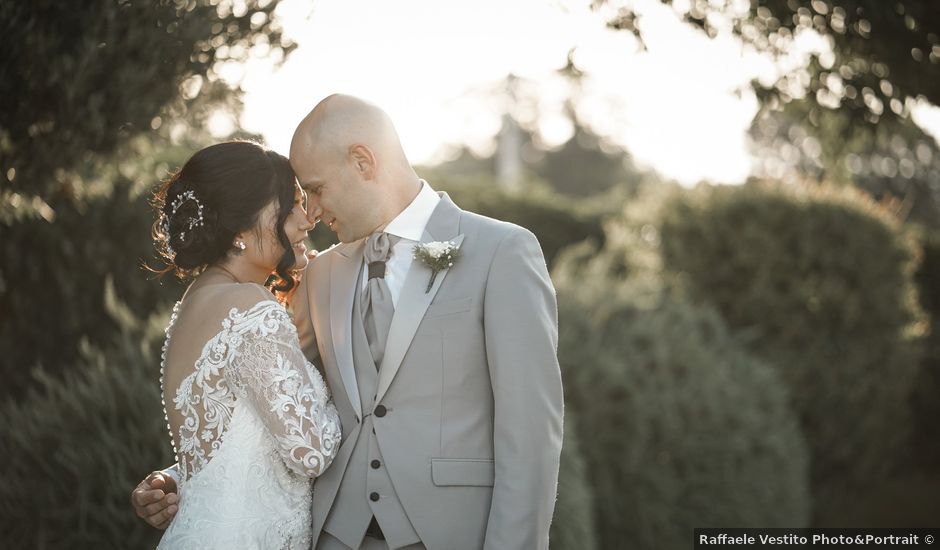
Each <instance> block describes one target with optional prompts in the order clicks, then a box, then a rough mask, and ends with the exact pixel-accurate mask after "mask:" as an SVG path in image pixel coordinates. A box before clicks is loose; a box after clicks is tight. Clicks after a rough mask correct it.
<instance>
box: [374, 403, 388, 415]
mask: <svg viewBox="0 0 940 550" xmlns="http://www.w3.org/2000/svg"><path fill="white" fill-rule="evenodd" d="M386 412H388V410H387V409H386V408H385V405H379V406H378V407H376V408H375V416H377V417H379V418H382V417H383V416H385V413H386Z"/></svg>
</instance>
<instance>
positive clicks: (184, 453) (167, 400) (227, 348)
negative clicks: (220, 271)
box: [161, 282, 280, 477]
mask: <svg viewBox="0 0 940 550" xmlns="http://www.w3.org/2000/svg"><path fill="white" fill-rule="evenodd" d="M273 302H274V297H273V296H272V295H271V293H270V292H269V291H267V290H266V289H265V288H264V287H262V286H260V285H257V284H255V283H234V282H228V283H226V282H223V283H211V284H205V285H202V286H198V287H197V286H195V285H194V287H192V288H190V289H189V291H187V293H186V295H185V296H184V297H183V299H182V300H180V302H178V303H177V305H176V307H175V308H174V312H173V317H172V319H171V321H170V324H169V326H168V327H167V339H166V342H165V345H164V352H163V365H162V373H161V374H162V376H161V382H162V391H163V399H164V404H165V410H166V415H167V422H168V426H167V427H168V429H169V431H170V435H171V437H172V438H173V443H174V449H175V450H176V452H177V458H178V459H179V460H180V463H181V464H180V465H181V466H183V465H184V464H185V465H186V468H185V470H184V471H181V472H180V473H181V475H183V476H186V477H190V476H191V475H192V474H194V473H196V471H198V470H199V469H200V467H201V466H202V465H203V464H204V463H205V462H207V461H208V458H209V457H210V456H211V453H212V450H213V449H214V448H217V447H218V446H219V445H220V444H221V438H222V437H223V436H224V432H225V429H226V428H227V426H228V421H229V420H230V417H231V413H232V408H233V406H234V401H235V400H236V396H235V394H234V392H233V388H231V387H230V386H229V382H228V381H227V380H226V374H227V373H226V368H228V366H229V364H228V363H229V359H230V358H231V353H232V352H233V351H234V347H233V346H231V344H232V342H231V339H232V338H231V336H229V335H227V331H226V328H227V327H226V326H225V325H226V324H228V325H229V326H230V325H231V320H232V316H233V315H239V314H244V313H245V312H248V311H250V310H251V309H252V308H253V307H255V306H257V305H259V304H263V303H271V306H273V307H275V308H279V307H280V306H278V305H275V304H274V303H273ZM184 428H185V429H184ZM187 432H194V433H191V435H192V436H194V437H191V438H185V440H182V441H181V437H184V435H185V434H186V433H187Z"/></svg>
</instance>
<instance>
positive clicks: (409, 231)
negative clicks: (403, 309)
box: [362, 180, 441, 307]
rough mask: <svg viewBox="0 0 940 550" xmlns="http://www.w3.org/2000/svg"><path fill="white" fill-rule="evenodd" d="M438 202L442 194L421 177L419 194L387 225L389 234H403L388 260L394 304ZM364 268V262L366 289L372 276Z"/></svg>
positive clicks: (363, 280) (388, 281)
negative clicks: (416, 248) (415, 248)
mask: <svg viewBox="0 0 940 550" xmlns="http://www.w3.org/2000/svg"><path fill="white" fill-rule="evenodd" d="M439 202H441V197H439V196H438V194H437V193H435V192H434V190H433V189H431V186H430V185H428V182H426V181H424V180H421V190H420V191H419V192H418V196H417V197H415V198H414V200H413V201H411V204H409V205H408V206H407V207H406V208H405V209H404V210H402V211H401V213H400V214H399V215H397V216H395V219H393V220H392V221H390V222H389V223H388V225H386V226H385V229H384V231H385V232H386V233H389V234H391V235H395V236H397V237H401V238H400V239H399V240H398V242H397V243H396V244H395V246H394V247H392V254H391V256H390V257H389V259H388V261H387V262H385V283H386V284H388V290H389V291H390V292H391V293H392V304H393V305H394V306H395V307H398V297H399V296H400V295H401V289H402V287H403V286H404V285H405V276H407V275H408V270H409V269H411V262H412V261H413V260H414V247H415V245H416V244H418V243H419V242H421V237H422V236H423V235H424V228H425V226H426V225H427V224H428V220H430V219H431V214H432V213H433V212H434V209H435V208H437V204H438V203H439ZM365 270H366V264H365V262H363V263H362V271H363V274H362V289H363V290H365V288H366V285H367V284H368V283H369V277H368V274H367V273H365Z"/></svg>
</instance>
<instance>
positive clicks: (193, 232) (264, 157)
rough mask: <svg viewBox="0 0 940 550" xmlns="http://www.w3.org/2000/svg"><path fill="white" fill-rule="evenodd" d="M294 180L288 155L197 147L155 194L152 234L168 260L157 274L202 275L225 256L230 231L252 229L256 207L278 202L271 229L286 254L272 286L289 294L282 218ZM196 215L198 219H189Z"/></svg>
mask: <svg viewBox="0 0 940 550" xmlns="http://www.w3.org/2000/svg"><path fill="white" fill-rule="evenodd" d="M295 181H296V180H295V177H294V172H293V170H291V167H290V162H289V161H288V160H287V158H286V157H284V156H283V155H280V154H278V153H276V152H274V151H271V150H269V149H266V148H265V147H262V146H261V145H258V144H257V143H253V142H250V141H227V142H224V143H219V144H216V145H211V146H209V147H206V148H205V149H202V150H200V151H198V152H197V153H196V154H194V155H193V156H192V157H190V159H189V160H188V161H186V164H184V165H183V167H182V168H181V169H180V170H179V171H178V172H176V173H173V174H170V176H169V177H168V178H167V179H166V180H164V181H163V182H162V183H161V184H160V187H159V188H158V189H157V191H156V193H155V194H154V198H153V206H154V208H155V209H156V214H157V219H156V221H155V222H154V224H153V230H152V232H151V234H152V235H153V239H154V243H155V245H156V247H157V252H159V254H160V256H162V258H163V260H164V261H165V263H166V267H165V268H163V269H156V270H154V271H156V272H158V273H161V274H163V273H167V272H170V271H175V272H176V274H177V275H178V276H179V277H180V278H186V277H194V276H196V275H199V274H200V273H202V271H203V270H205V269H206V268H207V267H209V266H210V265H212V264H214V263H216V262H218V261H220V260H222V259H224V258H225V256H226V254H228V253H229V251H231V249H232V243H233V241H234V239H235V235H236V234H237V233H239V232H242V231H248V230H251V229H252V228H254V227H255V226H256V224H257V223H258V215H259V214H260V213H261V210H262V209H264V207H265V206H267V205H268V204H270V203H271V201H273V200H275V199H277V201H278V210H277V222H276V226H275V233H276V235H277V239H278V241H279V242H280V243H281V246H282V247H283V248H284V255H283V256H282V257H281V259H280V261H279V262H278V263H277V266H276V268H275V273H276V277H275V280H274V281H273V282H271V290H272V291H275V292H280V293H286V292H288V291H289V290H291V289H292V288H293V287H294V285H295V280H294V278H293V276H292V275H291V270H292V269H293V267H294V263H295V259H294V252H293V250H292V249H291V243H290V240H289V239H288V238H287V233H285V232H284V222H285V221H286V220H287V217H288V216H289V215H290V213H291V210H292V209H293V207H294V193H295V187H294V185H295ZM190 191H191V192H192V194H191V195H189V194H187V193H188V192H190ZM191 196H192V197H195V198H196V200H192V199H191V198H188V197H191ZM174 201H175V202H174ZM174 206H175V207H176V208H175V209H174ZM200 207H201V211H200ZM200 217H201V218H202V221H201V223H199V224H193V223H192V222H193V221H194V220H197V219H199V218H200Z"/></svg>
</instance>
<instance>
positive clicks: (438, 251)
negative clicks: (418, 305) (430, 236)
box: [414, 241, 460, 294]
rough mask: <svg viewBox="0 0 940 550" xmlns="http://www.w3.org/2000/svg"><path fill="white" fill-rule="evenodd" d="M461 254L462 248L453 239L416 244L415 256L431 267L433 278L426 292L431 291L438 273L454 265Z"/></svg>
mask: <svg viewBox="0 0 940 550" xmlns="http://www.w3.org/2000/svg"><path fill="white" fill-rule="evenodd" d="M459 256H460V248H459V247H458V246H457V245H455V244H454V243H453V242H452V241H434V242H431V243H419V244H416V245H415V253H414V258H415V259H416V260H421V263H423V264H424V265H426V266H428V267H429V268H431V279H430V280H429V281H428V288H427V289H425V291H424V293H425V294H427V293H428V292H431V287H432V286H434V280H435V279H436V278H437V274H438V273H440V272H441V271H444V270H445V269H447V268H449V267H451V266H453V265H454V262H455V261H457V258H458V257H459Z"/></svg>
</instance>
